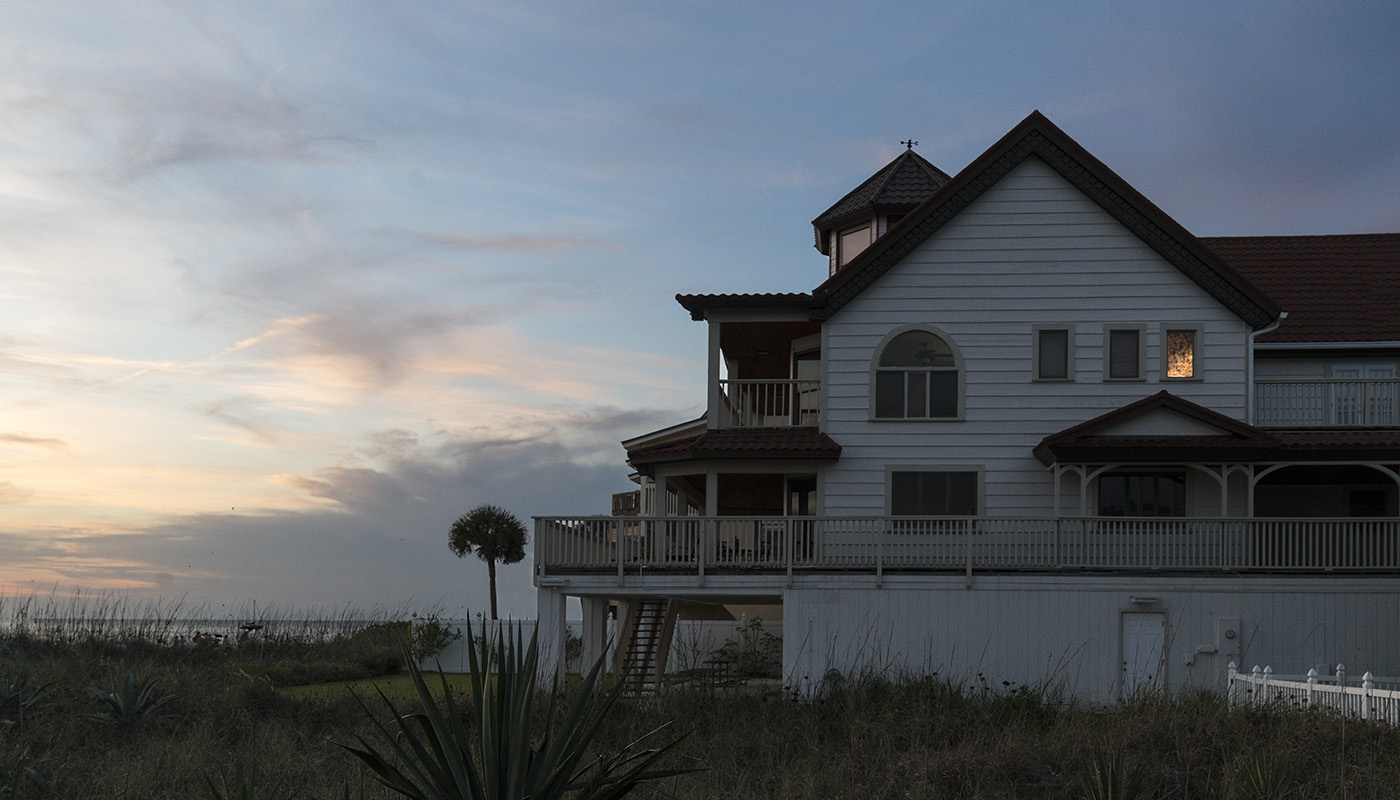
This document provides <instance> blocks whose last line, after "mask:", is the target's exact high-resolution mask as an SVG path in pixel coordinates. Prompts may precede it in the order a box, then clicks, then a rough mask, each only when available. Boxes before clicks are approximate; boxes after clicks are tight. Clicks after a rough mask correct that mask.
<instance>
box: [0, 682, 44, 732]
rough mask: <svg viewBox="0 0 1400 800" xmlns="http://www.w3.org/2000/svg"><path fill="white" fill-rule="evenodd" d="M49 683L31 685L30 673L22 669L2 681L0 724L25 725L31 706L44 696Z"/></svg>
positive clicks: (0, 690)
mask: <svg viewBox="0 0 1400 800" xmlns="http://www.w3.org/2000/svg"><path fill="white" fill-rule="evenodd" d="M48 689H49V684H47V683H46V684H43V685H41V686H31V685H30V684H29V673H28V672H26V671H24V670H20V671H19V672H18V673H16V674H14V675H10V676H8V677H7V678H6V679H5V681H4V682H3V683H0V725H15V726H18V727H21V728H22V727H24V717H25V714H26V712H28V711H29V708H30V707H31V706H33V705H34V704H35V703H36V702H38V701H39V698H41V697H43V696H44V693H45V692H47V691H48Z"/></svg>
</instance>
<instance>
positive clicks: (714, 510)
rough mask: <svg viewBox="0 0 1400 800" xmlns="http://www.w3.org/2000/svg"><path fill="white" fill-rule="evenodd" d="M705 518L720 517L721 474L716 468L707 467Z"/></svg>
mask: <svg viewBox="0 0 1400 800" xmlns="http://www.w3.org/2000/svg"><path fill="white" fill-rule="evenodd" d="M705 516H707V517H718V516H719V473H718V472H716V471H715V468H714V467H709V466H707V467H705Z"/></svg>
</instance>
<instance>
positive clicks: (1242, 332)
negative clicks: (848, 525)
mask: <svg viewBox="0 0 1400 800" xmlns="http://www.w3.org/2000/svg"><path fill="white" fill-rule="evenodd" d="M1056 322H1059V323H1073V324H1074V326H1075V335H1074V376H1075V380H1074V381H1073V382H1068V383H1051V382H1033V381H1032V369H1033V364H1032V360H1031V355H1032V326H1033V325H1035V324H1037V323H1056ZM1119 323H1124V324H1143V325H1146V332H1145V337H1144V341H1143V345H1144V348H1145V352H1146V358H1145V359H1144V367H1145V380H1143V381H1139V382H1114V383H1105V382H1103V381H1102V374H1103V349H1102V346H1103V338H1104V336H1103V326H1104V325H1105V324H1119ZM1181 323H1191V324H1199V325H1201V326H1202V336H1201V342H1202V344H1201V351H1202V353H1203V358H1202V359H1201V360H1200V363H1199V365H1198V368H1199V369H1200V370H1201V379H1200V380H1195V381H1186V382H1182V381H1171V382H1162V381H1160V380H1159V376H1160V374H1161V360H1160V353H1161V339H1162V330H1163V328H1162V326H1163V325H1174V324H1181ZM908 324H928V325H932V326H937V327H938V328H939V329H941V330H943V331H945V332H946V333H947V334H948V335H949V336H950V337H951V338H952V340H953V341H952V344H954V345H955V346H956V347H957V348H958V349H959V351H960V352H961V355H962V358H963V361H964V364H965V369H966V377H965V386H966V394H965V415H964V419H963V420H959V421H928V422H905V421H872V420H871V419H870V367H871V359H872V358H873V357H874V356H875V348H876V347H877V346H878V345H879V343H880V341H881V340H882V339H883V338H884V337H885V336H886V335H887V334H888V333H889V332H890V331H891V330H893V329H895V328H897V327H899V326H901V325H908ZM823 334H824V340H825V344H826V347H825V350H824V353H823V358H824V369H825V371H826V374H825V381H824V394H823V402H824V403H825V404H826V408H825V418H824V419H825V421H824V428H825V430H826V431H827V432H828V433H829V434H830V435H831V436H832V437H833V438H834V439H835V440H836V441H837V442H839V443H840V444H841V446H842V456H841V460H840V461H839V462H838V463H836V464H834V465H832V466H831V467H830V468H828V469H827V470H826V471H825V473H824V475H823V483H822V496H823V506H824V509H825V513H828V514H836V515H840V514H861V513H872V514H878V513H882V512H883V510H884V507H885V495H886V487H885V473H886V468H887V467H888V466H892V465H909V466H925V465H939V466H940V467H946V468H957V467H959V466H965V467H968V468H981V469H985V471H986V472H985V481H984V500H983V504H982V508H981V509H980V511H981V512H982V513H984V514H990V515H1022V514H1024V515H1043V514H1048V513H1050V512H1051V510H1052V499H1051V478H1050V476H1049V475H1048V473H1046V471H1045V469H1044V468H1043V467H1042V465H1041V464H1040V463H1039V462H1038V461H1036V460H1035V458H1034V457H1033V456H1032V454H1031V450H1032V448H1034V447H1035V445H1036V444H1038V443H1039V442H1040V441H1041V439H1043V438H1044V437H1045V436H1047V435H1049V434H1051V433H1055V432H1057V431H1060V430H1063V429H1064V428H1067V427H1070V426H1071V425H1075V424H1078V423H1080V422H1083V421H1085V420H1087V419H1090V418H1092V417H1095V416H1098V415H1100V414H1103V413H1105V412H1108V411H1111V410H1113V409H1115V408H1118V407H1121V406H1123V405H1126V404H1127V403H1131V402H1133V401H1135V400H1139V399H1141V398H1143V397H1146V396H1148V395H1150V394H1154V393H1156V392H1157V391H1159V390H1161V389H1163V388H1167V389H1169V390H1170V391H1171V392H1172V393H1173V394H1176V395H1178V396H1181V397H1184V398H1186V399H1188V400H1191V401H1192V402H1196V403H1199V404H1201V405H1204V406H1206V407H1209V408H1212V409H1215V410H1216V411H1219V412H1221V413H1224V414H1226V415H1228V416H1231V417H1234V418H1236V419H1244V417H1245V403H1246V392H1245V379H1246V372H1245V358H1246V346H1247V342H1246V337H1247V334H1248V326H1247V325H1246V324H1245V323H1244V322H1242V321H1241V320H1239V319H1238V318H1237V317H1235V316H1234V315H1233V314H1232V313H1231V312H1230V311H1229V310H1227V309H1226V308H1224V307H1223V306H1222V305H1220V304H1219V303H1218V302H1217V301H1215V300H1214V299H1213V298H1211V297H1210V296H1209V295H1208V294H1206V292H1205V291H1204V290H1202V289H1201V288H1200V287H1199V286H1197V285H1196V284H1195V283H1193V282H1192V281H1191V280H1190V279H1189V278H1187V277H1186V276H1185V275H1183V274H1182V273H1181V272H1180V271H1179V270H1177V269H1176V268H1175V267H1173V266H1171V265H1170V264H1168V263H1167V262H1166V261H1165V260H1163V259H1162V258H1161V257H1160V256H1159V255H1158V254H1157V253H1156V252H1154V251H1153V250H1152V249H1151V248H1149V247H1147V246H1146V245H1145V244H1143V243H1142V242H1141V241H1139V240H1138V239H1137V238H1136V237H1135V236H1133V235H1132V234H1131V233H1129V232H1128V231H1127V230H1126V229H1125V228H1123V227H1122V226H1121V225H1119V224H1118V223H1117V222H1116V221H1114V220H1113V219H1112V218H1111V217H1109V216H1108V214H1106V213H1105V212H1104V211H1103V210H1102V209H1100V208H1099V207H1098V206H1096V205H1095V204H1094V203H1093V202H1092V201H1090V200H1088V199H1087V198H1085V197H1084V196H1083V195H1082V194H1080V193H1079V191H1078V190H1077V189H1075V188H1074V187H1073V186H1071V185H1070V184H1069V183H1067V182H1066V181H1064V180H1063V179H1062V178H1061V177H1059V175H1057V174H1056V173H1054V172H1053V171H1052V170H1051V169H1050V168H1049V167H1047V166H1046V165H1045V164H1044V163H1042V162H1040V161H1038V160H1036V159H1030V160H1027V161H1026V162H1024V163H1023V164H1021V165H1020V166H1018V167H1017V168H1016V169H1015V170H1013V171H1012V172H1011V173H1010V174H1009V175H1007V177H1005V178H1004V179H1002V181H1001V182H1000V183H999V184H998V185H996V186H994V187H992V189H990V190H989V191H988V192H987V193H985V194H984V195H983V196H982V197H981V198H979V199H978V200H977V201H976V202H974V203H973V204H972V205H971V206H969V207H968V208H967V209H966V210H964V211H963V212H962V213H961V214H960V215H959V216H958V217H957V218H956V219H955V220H953V221H951V222H950V223H949V224H948V225H946V226H944V228H943V229H942V230H940V231H939V232H938V233H937V234H935V235H934V236H933V237H931V238H930V239H929V240H928V241H926V242H924V243H923V244H922V245H921V246H920V247H919V248H918V249H917V250H915V252H913V253H911V254H910V255H909V256H908V257H907V258H906V259H905V260H904V262H903V263H901V264H899V265H897V266H896V267H895V268H893V269H891V270H890V271H889V272H887V273H886V274H885V275H884V276H882V277H881V279H880V280H879V281H877V282H876V283H875V284H874V285H872V286H871V287H869V288H867V289H866V290H865V291H864V292H863V293H862V294H861V295H860V296H859V297H857V298H855V299H854V300H852V301H851V302H850V303H849V304H848V305H847V306H845V307H844V308H843V309H841V311H839V312H838V313H837V314H836V315H834V316H833V317H832V318H831V319H830V320H828V321H827V322H826V323H825V325H824V330H823ZM1207 504H1208V505H1215V504H1217V501H1216V499H1215V498H1211V499H1210V500H1208V501H1207Z"/></svg>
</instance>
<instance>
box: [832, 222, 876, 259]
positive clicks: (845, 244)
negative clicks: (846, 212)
mask: <svg viewBox="0 0 1400 800" xmlns="http://www.w3.org/2000/svg"><path fill="white" fill-rule="evenodd" d="M869 246H870V223H866V224H864V225H861V226H858V227H855V228H847V229H846V230H844V231H841V233H840V236H839V238H838V239H837V242H836V248H837V251H836V252H837V257H836V266H837V268H838V269H839V268H841V267H844V266H846V265H847V264H849V263H851V261H853V260H854V259H855V257H856V256H858V255H860V254H861V253H862V252H864V251H865V248H867V247H869Z"/></svg>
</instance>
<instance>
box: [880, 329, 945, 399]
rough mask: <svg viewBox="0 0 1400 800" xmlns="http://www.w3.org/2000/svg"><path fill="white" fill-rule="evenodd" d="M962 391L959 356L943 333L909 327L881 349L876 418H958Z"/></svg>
mask: <svg viewBox="0 0 1400 800" xmlns="http://www.w3.org/2000/svg"><path fill="white" fill-rule="evenodd" d="M960 392H961V389H960V386H959V380H958V365H957V357H956V355H955V354H954V353H953V348H952V346H951V345H949V344H948V342H947V341H945V340H944V339H943V337H941V336H938V335H937V334H934V333H932V332H930V331H926V330H912V331H906V332H904V333H901V334H899V335H898V336H896V337H894V338H893V339H891V340H890V341H889V343H888V344H886V345H885V347H884V348H883V349H882V350H881V351H880V357H879V361H878V362H877V366H876V368H875V386H874V393H875V418H876V419H955V418H957V417H958V415H959V402H958V401H959V396H960Z"/></svg>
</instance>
